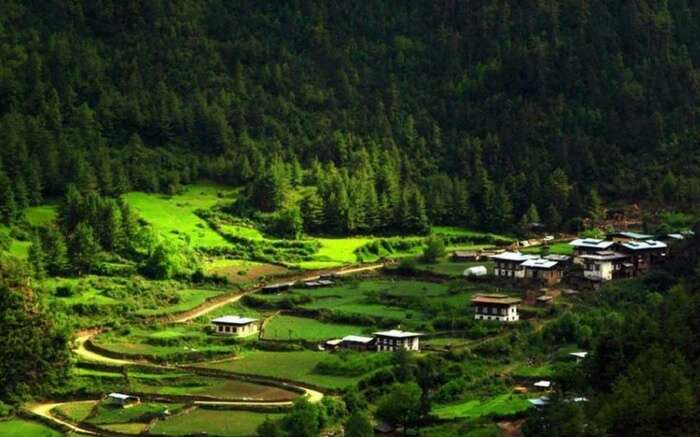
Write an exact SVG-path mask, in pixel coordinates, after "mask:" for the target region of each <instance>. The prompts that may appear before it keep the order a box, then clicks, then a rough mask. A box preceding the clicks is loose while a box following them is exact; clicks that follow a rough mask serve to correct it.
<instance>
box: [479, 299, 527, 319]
mask: <svg viewBox="0 0 700 437" xmlns="http://www.w3.org/2000/svg"><path fill="white" fill-rule="evenodd" d="M520 302H522V300H521V299H518V298H515V297H509V296H505V295H502V294H490V295H482V294H480V295H477V296H474V298H473V299H472V302H471V304H472V306H473V307H474V319H475V320H495V321H499V322H516V321H518V320H520V316H519V315H518V304H519V303H520Z"/></svg>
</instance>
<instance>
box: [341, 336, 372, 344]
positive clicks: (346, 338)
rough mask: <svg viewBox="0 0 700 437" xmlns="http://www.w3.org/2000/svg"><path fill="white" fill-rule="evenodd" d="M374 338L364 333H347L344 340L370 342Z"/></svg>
mask: <svg viewBox="0 0 700 437" xmlns="http://www.w3.org/2000/svg"><path fill="white" fill-rule="evenodd" d="M372 340H374V338H373V337H364V336H362V335H346V336H345V337H343V341H351V342H353V343H370V342H371V341H372Z"/></svg>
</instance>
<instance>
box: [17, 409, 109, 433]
mask: <svg viewBox="0 0 700 437" xmlns="http://www.w3.org/2000/svg"><path fill="white" fill-rule="evenodd" d="M92 402H96V401H78V402H57V403H46V404H29V405H27V407H26V408H27V410H28V411H31V412H32V413H34V414H36V415H37V416H41V417H45V418H47V419H49V420H51V421H52V422H54V423H58V424H59V425H63V426H65V427H67V428H69V429H71V430H72V431H75V432H79V433H81V434H88V435H99V434H97V433H96V432H93V431H90V430H87V429H83V428H81V427H80V426H79V425H74V424H72V423H70V422H66V421H64V420H61V419H59V418H58V417H56V416H54V415H53V414H51V410H53V409H54V408H56V407H60V406H61V405H65V404H74V403H81V404H87V403H92Z"/></svg>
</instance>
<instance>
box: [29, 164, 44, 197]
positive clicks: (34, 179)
mask: <svg viewBox="0 0 700 437" xmlns="http://www.w3.org/2000/svg"><path fill="white" fill-rule="evenodd" d="M43 187H44V185H43V181H42V175H41V165H40V164H39V160H38V159H37V158H36V157H34V158H32V159H31V160H30V161H29V167H28V168H27V188H28V190H29V199H30V203H31V204H32V205H39V204H40V203H41V200H42V198H43V195H42V192H43Z"/></svg>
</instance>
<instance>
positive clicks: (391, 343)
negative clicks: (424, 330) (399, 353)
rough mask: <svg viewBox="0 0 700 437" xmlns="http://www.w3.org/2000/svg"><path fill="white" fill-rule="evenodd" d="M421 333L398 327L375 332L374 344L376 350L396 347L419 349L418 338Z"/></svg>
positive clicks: (396, 348) (392, 349)
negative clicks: (402, 329)
mask: <svg viewBox="0 0 700 437" xmlns="http://www.w3.org/2000/svg"><path fill="white" fill-rule="evenodd" d="M422 335H423V334H419V333H417V332H406V331H401V330H398V329H392V330H391V331H381V332H375V333H374V336H375V338H376V339H375V344H376V346H377V351H379V352H382V351H392V352H393V351H395V350H398V349H401V348H403V349H406V350H407V351H418V350H420V344H419V342H418V338H419V337H420V336H422Z"/></svg>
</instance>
